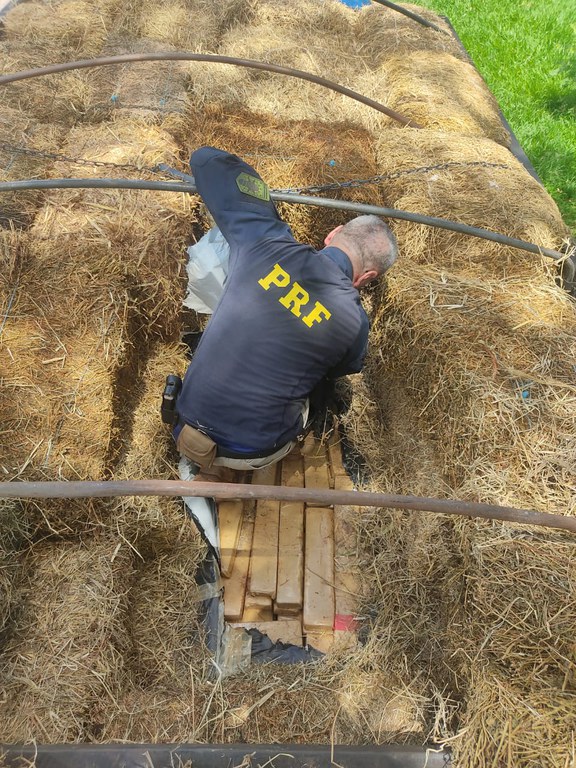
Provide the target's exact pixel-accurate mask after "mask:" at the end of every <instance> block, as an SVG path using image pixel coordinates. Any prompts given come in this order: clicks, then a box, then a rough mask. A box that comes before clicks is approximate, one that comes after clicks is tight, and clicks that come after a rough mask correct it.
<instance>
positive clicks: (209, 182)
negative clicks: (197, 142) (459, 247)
mask: <svg viewBox="0 0 576 768" xmlns="http://www.w3.org/2000/svg"><path fill="white" fill-rule="evenodd" d="M190 167H191V169H192V173H193V175H194V179H195V181H196V186H197V188H198V192H199V194H200V195H201V197H202V199H203V200H204V202H205V203H206V206H207V207H208V210H209V211H210V213H211V214H212V216H213V217H214V221H215V222H216V224H217V226H218V227H219V229H220V230H221V232H222V234H223V235H224V237H225V238H226V240H227V241H228V242H229V243H231V244H232V243H234V242H236V243H239V242H242V243H244V244H246V243H249V242H250V241H252V242H254V241H256V240H263V239H265V238H269V237H278V236H282V235H288V236H291V233H290V228H289V227H288V225H287V224H285V223H284V222H283V221H282V219H280V217H279V216H278V213H277V211H276V207H275V206H274V203H273V202H272V200H271V199H270V192H269V190H268V186H267V184H266V183H265V182H264V181H263V180H262V179H261V177H260V176H259V175H258V174H257V173H256V171H255V170H254V168H252V166H250V165H248V163H245V162H244V161H243V160H241V159H240V158H239V157H236V155H232V154H230V153H229V152H223V151H222V150H220V149H215V148H214V147H201V148H200V149H197V150H196V151H195V152H194V153H193V154H192V157H191V158H190Z"/></svg>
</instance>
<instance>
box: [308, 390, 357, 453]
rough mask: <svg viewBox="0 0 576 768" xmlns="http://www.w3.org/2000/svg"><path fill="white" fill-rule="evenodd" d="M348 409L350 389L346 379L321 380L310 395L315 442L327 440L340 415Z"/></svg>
mask: <svg viewBox="0 0 576 768" xmlns="http://www.w3.org/2000/svg"><path fill="white" fill-rule="evenodd" d="M349 407H350V388H349V386H348V382H347V380H346V379H329V378H324V379H322V380H321V381H320V382H319V383H318V384H317V385H316V386H315V387H314V389H313V390H312V392H311V393H310V409H311V414H312V430H313V432H314V437H315V438H316V439H317V440H323V439H328V438H329V437H330V436H331V434H332V432H333V431H334V427H335V422H336V419H337V417H338V416H339V415H340V414H341V413H345V412H346V411H347V410H348V408H349Z"/></svg>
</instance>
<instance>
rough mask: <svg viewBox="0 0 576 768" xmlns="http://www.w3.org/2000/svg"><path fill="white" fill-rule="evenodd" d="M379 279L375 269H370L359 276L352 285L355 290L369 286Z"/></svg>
mask: <svg viewBox="0 0 576 768" xmlns="http://www.w3.org/2000/svg"><path fill="white" fill-rule="evenodd" d="M377 277H378V272H377V271H376V270H375V269H369V270H367V271H366V272H363V273H362V274H361V275H359V276H358V277H357V278H356V279H355V280H354V281H353V283H352V285H353V286H354V288H362V287H363V286H364V285H368V283H371V282H372V281H373V280H376V278H377Z"/></svg>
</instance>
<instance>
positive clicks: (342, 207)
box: [0, 179, 566, 260]
mask: <svg viewBox="0 0 576 768" xmlns="http://www.w3.org/2000/svg"><path fill="white" fill-rule="evenodd" d="M24 189H149V190H159V191H163V192H188V193H194V192H196V187H195V185H194V184H183V183H180V182H173V181H144V180H142V179H25V180H22V181H3V182H0V192H9V191H17V190H24ZM270 196H271V197H272V199H273V200H276V201H278V202H283V203H293V204H298V205H317V206H319V207H321V208H334V209H336V210H339V211H351V212H354V213H373V214H375V215H376V216H387V217H388V218H390V219H403V220H404V221H412V222H415V223H416V224H425V225H427V226H429V227H438V228H439V229H447V230H449V231H450V232H459V233H460V234H463V235H470V236H472V237H479V238H482V239H484V240H491V241H492V242H495V243H500V244H501V245H508V246H510V247H511V248H517V249H519V250H521V251H528V253H535V254H538V255H540V256H547V257H548V258H550V259H554V260H563V259H566V254H565V253H560V251H554V250H552V249H551V248H544V247H541V246H539V245H535V244H534V243H528V242H526V241H525V240H518V239H517V238H515V237H508V236H507V235H501V234H499V233H497V232H491V231H490V230H488V229H481V228H480V227H471V226H470V225H469V224H461V223H460V222H457V221H449V220H448V219H439V218H437V217H435V216H424V215H423V214H420V213H411V212H410V211H402V210H399V209H397V208H384V207H383V206H380V205H368V204H367V203H351V202H349V201H347V200H334V199H332V198H329V197H313V196H312V195H296V194H293V193H288V192H271V193H270Z"/></svg>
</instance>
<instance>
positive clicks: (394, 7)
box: [373, 0, 450, 35]
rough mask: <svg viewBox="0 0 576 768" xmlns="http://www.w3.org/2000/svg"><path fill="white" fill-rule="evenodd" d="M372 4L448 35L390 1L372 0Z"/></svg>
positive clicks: (447, 33)
mask: <svg viewBox="0 0 576 768" xmlns="http://www.w3.org/2000/svg"><path fill="white" fill-rule="evenodd" d="M373 2H374V3H380V5H384V6H385V7H386V8H390V9H391V10H393V11H397V12H398V13H401V14H402V15H403V16H408V18H409V19H412V20H413V21H417V22H418V24H422V26H423V27H430V28H431V29H435V30H436V32H441V33H442V34H443V35H449V34H450V33H449V32H446V30H445V29H442V28H441V27H439V26H438V25H437V24H434V22H432V21H428V19H425V18H424V17H423V16H419V15H418V14H417V13H413V12H412V11H409V10H408V9H407V8H403V7H402V6H401V5H396V3H391V2H390V0H373Z"/></svg>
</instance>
